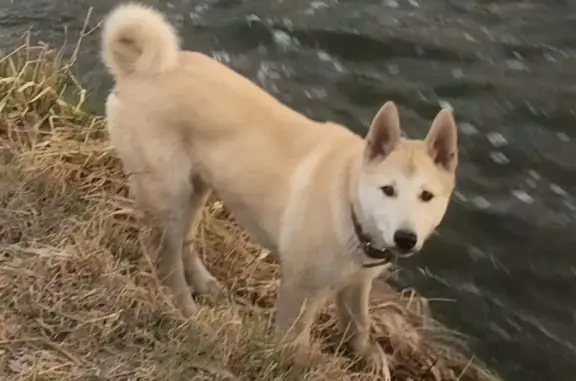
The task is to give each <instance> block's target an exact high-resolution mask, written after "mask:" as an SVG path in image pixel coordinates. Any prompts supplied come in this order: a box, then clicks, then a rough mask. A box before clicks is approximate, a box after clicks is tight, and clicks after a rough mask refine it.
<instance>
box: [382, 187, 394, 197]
mask: <svg viewBox="0 0 576 381" xmlns="http://www.w3.org/2000/svg"><path fill="white" fill-rule="evenodd" d="M380 189H382V192H384V194H385V195H386V196H388V197H393V196H394V195H395V194H396V192H395V191H394V187H393V186H391V185H386V186H383V187H382V188H380Z"/></svg>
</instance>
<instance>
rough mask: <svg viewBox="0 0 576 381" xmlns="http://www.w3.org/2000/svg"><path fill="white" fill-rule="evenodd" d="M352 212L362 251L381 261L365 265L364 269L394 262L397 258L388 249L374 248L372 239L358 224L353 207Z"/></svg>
mask: <svg viewBox="0 0 576 381" xmlns="http://www.w3.org/2000/svg"><path fill="white" fill-rule="evenodd" d="M350 211H351V214H352V223H353V224H354V232H356V237H357V238H358V241H359V242H360V247H361V248H362V251H363V252H364V254H366V256H367V257H369V258H372V259H380V260H381V261H379V262H374V263H369V264H365V265H363V267H368V268H369V267H377V266H382V265H385V264H387V263H390V262H392V260H394V259H395V257H396V256H395V255H394V253H393V252H392V251H390V250H388V249H384V250H381V249H378V248H376V247H374V245H373V243H372V240H371V239H370V237H369V236H368V235H367V234H366V233H364V232H363V231H362V226H360V223H359V222H358V218H357V217H356V213H354V208H353V207H352V208H350Z"/></svg>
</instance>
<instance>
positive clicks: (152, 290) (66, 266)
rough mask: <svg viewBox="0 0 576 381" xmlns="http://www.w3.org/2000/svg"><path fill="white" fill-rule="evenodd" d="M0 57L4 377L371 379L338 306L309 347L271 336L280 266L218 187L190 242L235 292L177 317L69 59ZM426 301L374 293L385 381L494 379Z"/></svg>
mask: <svg viewBox="0 0 576 381" xmlns="http://www.w3.org/2000/svg"><path fill="white" fill-rule="evenodd" d="M1 57H2V58H0V109H1V113H0V305H1V306H2V307H1V308H0V376H1V377H0V378H2V379H6V380H14V381H23V380H36V381H48V380H59V381H72V380H144V381H148V380H150V381H152V380H174V381H179V380H262V381H272V380H274V381H279V380H308V381H327V380H333V379H337V380H343V381H347V380H356V381H363V380H366V381H367V380H375V379H378V378H375V377H374V376H373V375H371V374H370V373H369V372H368V371H366V370H364V369H362V367H361V366H360V365H359V364H356V363H355V361H354V359H353V358H352V357H351V356H350V355H349V354H348V352H346V350H345V346H344V345H340V342H339V335H340V334H339V332H338V330H337V329H336V328H335V325H334V323H333V313H332V306H327V307H326V308H325V309H324V310H323V312H322V314H321V316H320V318H319V320H318V322H317V324H316V326H315V329H314V333H315V342H314V344H312V345H311V346H310V347H309V348H307V349H305V350H302V351H299V352H294V351H292V350H289V349H286V348H280V347H279V346H278V345H276V344H275V343H274V340H273V337H272V329H271V328H270V326H271V322H272V319H273V303H274V299H275V293H276V285H277V280H278V268H277V264H275V263H274V262H273V261H272V260H271V258H270V257H268V256H267V255H266V252H265V251H263V250H262V249H261V248H260V247H259V246H258V245H256V244H254V243H253V242H252V241H251V240H250V237H249V236H248V235H247V234H246V233H244V232H243V231H242V230H241V229H240V228H239V227H238V226H237V225H236V224H235V223H234V221H233V216H230V215H229V214H228V213H227V212H226V209H225V205H222V204H221V203H219V202H218V200H211V201H210V203H209V205H207V207H206V209H205V213H204V217H203V221H202V223H201V226H200V232H199V235H198V237H197V247H198V249H199V250H200V252H201V255H202V257H203V258H204V259H205V261H206V262H207V264H208V265H209V268H210V269H211V271H212V272H213V273H214V274H215V275H216V276H217V277H218V278H219V279H220V280H222V282H223V283H225V284H226V286H227V287H228V288H229V289H230V290H231V291H232V293H231V294H232V298H231V300H230V301H227V302H221V303H219V304H214V303H209V302H207V301H205V302H202V303H201V306H202V308H201V311H200V313H199V315H198V316H197V317H195V318H194V319H190V320H184V319H183V318H182V317H180V315H179V314H178V312H177V311H176V310H175V309H174V307H173V306H172V305H171V304H170V302H169V300H168V299H167V297H166V293H165V290H163V289H162V288H161V287H160V285H159V282H158V281H157V278H156V276H155V273H154V270H153V266H152V265H151V260H150V255H149V253H150V252H151V249H150V248H149V247H147V246H146V244H145V243H144V242H145V241H146V240H144V239H143V238H144V237H145V236H146V234H147V228H146V227H145V226H144V225H143V224H142V223H141V222H140V220H139V218H138V210H137V209H135V207H134V205H133V202H132V199H131V198H130V196H129V194H128V191H127V189H126V183H125V177H124V174H123V173H122V170H121V166H120V163H119V161H118V159H117V157H116V155H115V152H114V150H113V149H112V148H111V146H110V144H109V142H108V140H107V137H106V132H105V121H104V119H103V118H102V116H98V115H92V114H90V113H88V112H86V111H85V107H84V101H85V99H86V94H87V92H86V91H85V90H84V89H82V88H80V87H79V85H78V84H77V81H76V80H75V78H74V77H73V75H72V70H71V68H72V67H73V66H72V65H73V59H72V62H64V61H63V60H62V59H61V57H60V55H59V54H57V52H54V51H51V50H50V49H49V48H48V47H46V46H36V47H33V46H27V45H25V46H23V47H22V48H21V49H19V50H18V51H15V52H12V53H10V54H3V55H2V56H1ZM64 99H66V100H64ZM427 305H428V304H427V302H426V301H425V300H424V299H423V298H421V297H419V296H418V295H416V294H415V293H414V292H413V291H410V290H403V291H396V290H393V289H392V288H391V287H389V286H387V285H386V283H385V282H384V281H382V282H380V283H379V284H378V285H377V287H376V289H375V291H374V295H373V297H372V310H371V312H372V316H373V325H374V329H373V331H374V332H373V333H374V336H375V337H376V338H378V339H379V341H380V342H381V343H382V345H383V346H384V349H385V351H386V352H387V354H388V360H389V364H388V365H389V372H390V377H391V379H393V380H413V381H418V380H438V381H439V380H446V381H452V380H454V381H455V380H467V381H497V380H499V378H498V377H497V376H496V375H495V374H493V373H491V372H490V371H488V370H487V369H486V367H485V366H483V365H482V364H481V363H479V362H478V361H476V359H474V358H473V357H472V356H471V355H470V353H469V352H468V351H467V350H466V348H465V347H464V345H463V344H462V340H461V337H460V336H459V335H458V334H456V333H454V332H451V331H450V330H448V329H446V328H445V327H443V326H442V325H441V324H439V323H438V322H436V321H435V320H434V319H433V318H432V316H431V314H430V311H429V309H428V307H427ZM382 379H385V378H384V377H382Z"/></svg>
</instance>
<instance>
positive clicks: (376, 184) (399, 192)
mask: <svg viewBox="0 0 576 381" xmlns="http://www.w3.org/2000/svg"><path fill="white" fill-rule="evenodd" d="M457 165H458V145H457V128H456V123H455V121H454V117H453V114H452V112H451V111H450V110H448V109H443V110H441V111H440V112H439V113H438V114H437V115H436V117H435V119H434V121H433V122H432V125H431V127H430V130H429V131H428V134H427V136H426V138H425V139H424V140H410V139H404V138H402V137H401V136H400V120H399V116H398V109H397V108H396V105H395V104H394V103H393V102H386V103H385V104H384V106H382V108H381V109H380V111H378V113H377V114H376V116H375V117H374V120H373V121H372V124H371V126H370V130H369V132H368V135H367V137H366V140H365V149H364V157H363V164H362V170H361V172H360V174H359V182H358V204H359V207H360V210H361V213H362V220H363V221H362V225H363V229H365V230H366V233H368V234H369V235H370V236H371V237H372V239H373V240H374V243H375V244H377V245H378V246H379V247H381V248H386V249H389V250H391V251H393V252H400V253H410V252H416V251H419V250H420V249H421V248H422V245H423V244H424V241H425V240H426V239H427V238H428V237H429V236H430V234H431V233H432V232H433V231H434V229H435V228H436V227H437V226H438V224H439V223H440V222H441V221H442V218H443V217H444V213H445V212H446V208H447V207H448V201H449V199H450V196H451V194H452V191H453V189H454V185H455V172H456V167H457Z"/></svg>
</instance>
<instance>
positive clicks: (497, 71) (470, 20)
mask: <svg viewBox="0 0 576 381" xmlns="http://www.w3.org/2000/svg"><path fill="white" fill-rule="evenodd" d="M90 3H93V4H92V5H93V6H94V7H95V10H94V17H95V18H94V19H93V20H97V19H99V18H101V17H102V15H103V14H104V13H105V12H107V11H108V10H109V9H110V7H111V6H112V5H113V4H115V3H117V2H116V1H113V0H98V1H95V0H93V1H89V0H82V1H79V0H59V1H54V0H17V1H8V0H0V41H1V43H0V45H2V46H3V47H15V46H16V45H18V44H19V43H20V40H19V39H18V38H19V37H20V36H21V34H22V33H23V31H25V30H27V29H28V28H32V30H33V37H34V38H35V39H40V40H44V41H48V42H50V43H52V44H60V43H62V42H63V41H64V40H65V38H66V34H67V36H68V37H67V38H68V40H69V41H75V40H76V38H77V36H78V32H79V31H80V30H81V28H82V24H83V20H84V16H85V15H86V12H87V10H88V8H89V6H90V5H91V4H90ZM147 3H150V4H156V3H158V4H156V5H158V6H159V8H161V9H163V10H165V11H167V12H168V14H169V15H170V19H171V20H172V21H173V22H174V23H175V24H176V25H177V26H178V27H179V28H180V29H181V31H182V33H183V36H184V45H185V47H186V48H190V49H197V50H200V51H203V52H206V53H208V54H211V55H212V56H214V57H216V58H218V59H219V60H221V61H223V62H226V63H227V64H229V65H230V66H232V67H233V68H234V69H236V70H238V71H239V72H241V73H243V74H245V75H247V76H248V77H250V78H251V79H253V80H255V81H257V82H258V83H260V84H262V85H263V87H265V88H266V89H267V90H268V91H270V92H271V93H273V94H275V95H276V96H278V97H279V98H280V99H281V100H282V101H284V102H286V103H288V104H290V105H291V106H293V107H295V108H297V109H298V110H300V111H302V112H304V113H306V114H308V115H310V116H312V117H314V118H318V119H333V120H336V121H338V122H341V123H345V124H346V125H348V126H350V128H352V129H354V130H355V131H358V132H361V133H364V132H365V131H366V128H367V125H368V123H369V121H370V119H371V117H372V116H373V114H374V113H375V112H376V110H377V109H378V107H379V106H380V105H381V104H382V103H383V102H384V101H386V100H388V99H392V100H394V101H396V102H397V103H398V104H399V105H400V107H401V116H402V119H403V126H404V128H405V129H406V131H407V132H408V133H409V134H410V135H412V136H420V137H421V136H423V134H424V133H425V132H426V130H427V128H428V123H429V121H431V119H432V117H433V116H434V115H435V113H436V112H437V111H438V109H439V106H440V105H445V104H449V105H451V106H453V107H454V108H455V110H456V117H457V119H458V122H459V128H460V131H461V135H460V136H461V137H460V142H461V165H460V170H459V176H460V177H459V183H458V188H457V193H456V195H455V197H454V202H453V203H452V205H451V206H450V208H449V211H448V213H447V217H446V220H445V223H444V224H443V225H442V227H441V229H439V234H438V235H437V236H436V237H434V238H433V239H432V240H431V241H430V242H429V243H428V244H427V246H426V248H425V250H424V252H423V254H422V255H421V256H419V257H417V258H415V259H414V260H413V261H411V262H407V263H405V269H404V270H403V271H402V273H401V274H400V279H399V283H400V284H402V285H413V286H416V288H417V289H418V290H419V291H420V292H421V293H422V294H424V295H425V296H428V297H432V298H434V297H441V298H450V299H453V302H438V303H435V304H434V305H433V306H434V309H435V312H436V314H437V315H438V317H439V318H440V319H441V320H442V321H444V322H445V323H447V324H448V325H449V326H450V327H453V328H456V329H459V330H462V331H463V332H465V333H467V334H469V335H471V336H472V337H473V338H475V340H473V341H472V346H473V349H474V350H476V352H477V353H478V355H479V356H480V357H481V358H482V359H483V360H485V361H487V362H488V363H489V364H491V365H493V366H494V367H495V368H496V369H497V370H498V371H500V372H501V373H502V375H503V376H504V377H505V378H506V379H507V380H510V381H535V380H547V381H549V380H554V381H567V380H569V379H573V375H574V374H575V372H576V308H575V305H576V258H575V255H576V253H574V251H573V247H574V246H575V245H576V223H575V220H576V199H575V195H576V159H575V157H576V155H575V154H576V142H575V140H576V128H575V125H576V115H575V110H574V107H575V105H576V34H575V33H574V30H575V29H574V28H575V27H576V1H573V0H564V1H562V0H546V1H544V0H540V1H537V0H526V1H507V0H500V1H497V0H492V1H490V0H384V1H375V0H363V1H362V2H360V1H356V0H355V1H352V0H340V1H336V0H322V1H298V0H290V1H289V0H284V1H281V0H267V1H256V0H252V1H240V0H220V1H209V0H198V1H191V0H177V1H174V2H171V3H169V2H165V1H148V2H147ZM98 39H99V35H98V33H97V32H96V33H95V34H92V35H89V36H87V37H86V39H85V41H84V44H83V48H82V50H81V55H80V64H81V67H82V72H81V73H80V77H81V79H82V81H83V82H84V83H85V84H86V86H88V87H89V88H90V89H91V90H92V91H95V92H96V94H97V95H98V99H99V100H100V101H101V100H102V99H103V98H102V97H103V95H104V93H105V91H107V90H108V89H109V86H110V84H111V82H110V79H109V78H108V77H106V76H105V75H104V72H103V68H102V65H101V64H100V62H99V56H98V42H99V40H98ZM100 106H101V104H100Z"/></svg>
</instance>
